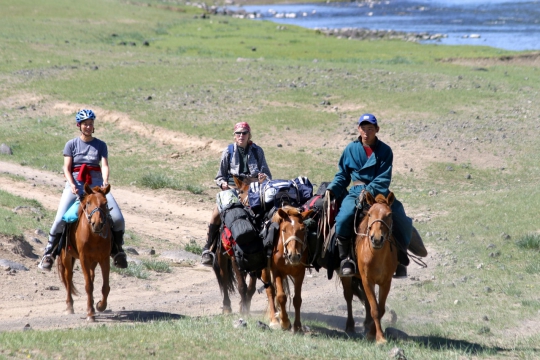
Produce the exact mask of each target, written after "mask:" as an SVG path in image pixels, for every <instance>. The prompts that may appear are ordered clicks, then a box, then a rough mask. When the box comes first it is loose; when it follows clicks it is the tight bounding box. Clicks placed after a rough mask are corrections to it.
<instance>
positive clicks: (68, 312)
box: [65, 308, 75, 315]
mask: <svg viewBox="0 0 540 360" xmlns="http://www.w3.org/2000/svg"><path fill="white" fill-rule="evenodd" d="M65 314H66V315H73V314H75V311H73V309H72V308H71V309H70V308H67V309H66V311H65Z"/></svg>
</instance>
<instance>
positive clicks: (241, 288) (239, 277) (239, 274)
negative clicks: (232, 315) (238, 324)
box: [232, 260, 249, 315]
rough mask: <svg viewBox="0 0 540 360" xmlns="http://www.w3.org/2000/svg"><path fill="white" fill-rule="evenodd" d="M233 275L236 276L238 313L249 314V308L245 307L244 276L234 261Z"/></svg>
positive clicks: (245, 288)
mask: <svg viewBox="0 0 540 360" xmlns="http://www.w3.org/2000/svg"><path fill="white" fill-rule="evenodd" d="M232 263H233V269H234V274H235V276H236V286H237V290H238V294H239V295H240V313H241V314H245V315H247V314H249V307H248V305H247V284H246V274H245V273H243V272H242V271H240V269H239V268H238V264H237V263H236V261H234V260H232Z"/></svg>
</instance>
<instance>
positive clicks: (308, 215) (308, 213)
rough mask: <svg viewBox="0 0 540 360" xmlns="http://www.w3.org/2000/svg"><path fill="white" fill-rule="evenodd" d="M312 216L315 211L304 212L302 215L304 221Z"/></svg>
mask: <svg viewBox="0 0 540 360" xmlns="http://www.w3.org/2000/svg"><path fill="white" fill-rule="evenodd" d="M311 214H313V209H311V210H307V211H304V212H303V213H302V219H307V218H308V217H310V216H311Z"/></svg>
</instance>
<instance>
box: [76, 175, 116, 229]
mask: <svg viewBox="0 0 540 360" xmlns="http://www.w3.org/2000/svg"><path fill="white" fill-rule="evenodd" d="M110 190H111V185H107V186H106V187H105V188H104V189H102V188H101V187H99V186H95V187H94V188H93V189H92V188H90V185H88V183H85V184H84V193H85V196H84V198H83V199H82V200H81V208H82V211H83V212H84V214H85V215H86V220H87V221H88V224H89V225H90V227H91V228H92V231H93V232H94V233H96V234H101V235H103V233H102V231H103V230H104V229H106V228H105V224H107V220H108V217H109V208H108V207H107V198H106V197H105V195H107V194H108V193H109V191H110ZM105 236H106V233H105Z"/></svg>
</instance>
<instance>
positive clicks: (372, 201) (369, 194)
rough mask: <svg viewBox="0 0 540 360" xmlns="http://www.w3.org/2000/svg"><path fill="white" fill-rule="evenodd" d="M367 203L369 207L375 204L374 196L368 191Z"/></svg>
mask: <svg viewBox="0 0 540 360" xmlns="http://www.w3.org/2000/svg"><path fill="white" fill-rule="evenodd" d="M366 201H367V203H368V205H369V206H371V205H373V204H375V198H374V197H373V195H371V193H370V192H369V191H366Z"/></svg>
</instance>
